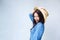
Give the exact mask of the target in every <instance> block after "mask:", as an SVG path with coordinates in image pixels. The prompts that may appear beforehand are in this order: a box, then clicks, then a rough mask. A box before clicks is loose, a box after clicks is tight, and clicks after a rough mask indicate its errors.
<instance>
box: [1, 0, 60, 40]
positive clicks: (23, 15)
mask: <svg viewBox="0 0 60 40" xmlns="http://www.w3.org/2000/svg"><path fill="white" fill-rule="evenodd" d="M59 4H60V0H0V40H29V38H30V28H31V27H32V22H31V20H30V18H29V13H32V10H33V8H34V7H35V6H39V7H44V8H46V9H47V10H48V12H49V16H48V18H47V20H46V23H45V32H44V35H43V37H42V40H60V38H59V37H60V32H59V30H60V24H59V23H60V21H59V20H60V5H59Z"/></svg>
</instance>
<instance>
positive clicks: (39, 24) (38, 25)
mask: <svg viewBox="0 0 60 40" xmlns="http://www.w3.org/2000/svg"><path fill="white" fill-rule="evenodd" d="M36 26H37V28H40V27H42V26H44V24H43V23H41V22H39V23H37V25H36Z"/></svg>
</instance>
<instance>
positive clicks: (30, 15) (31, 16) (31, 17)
mask: <svg viewBox="0 0 60 40" xmlns="http://www.w3.org/2000/svg"><path fill="white" fill-rule="evenodd" d="M29 17H30V19H31V21H32V22H33V15H32V13H30V14H29Z"/></svg>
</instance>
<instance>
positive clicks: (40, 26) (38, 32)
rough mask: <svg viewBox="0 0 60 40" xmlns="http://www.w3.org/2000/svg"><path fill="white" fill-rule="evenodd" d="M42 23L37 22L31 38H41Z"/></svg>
mask: <svg viewBox="0 0 60 40" xmlns="http://www.w3.org/2000/svg"><path fill="white" fill-rule="evenodd" d="M43 31H44V29H43V25H42V24H37V28H36V31H35V33H34V36H33V40H41V37H42V35H43Z"/></svg>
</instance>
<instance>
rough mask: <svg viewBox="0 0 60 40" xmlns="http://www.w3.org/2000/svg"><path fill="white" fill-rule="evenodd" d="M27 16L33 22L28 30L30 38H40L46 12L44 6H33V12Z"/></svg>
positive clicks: (33, 39)
mask: <svg viewBox="0 0 60 40" xmlns="http://www.w3.org/2000/svg"><path fill="white" fill-rule="evenodd" d="M29 16H30V19H31V21H32V22H33V27H32V28H31V30H30V40H41V38H42V35H43V33H44V23H45V20H46V18H47V16H48V12H47V11H46V10H45V9H44V8H40V9H39V8H34V12H33V14H30V15H29Z"/></svg>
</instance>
